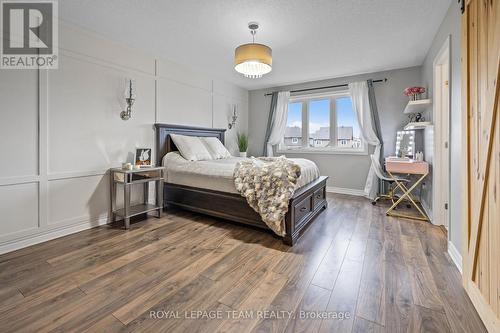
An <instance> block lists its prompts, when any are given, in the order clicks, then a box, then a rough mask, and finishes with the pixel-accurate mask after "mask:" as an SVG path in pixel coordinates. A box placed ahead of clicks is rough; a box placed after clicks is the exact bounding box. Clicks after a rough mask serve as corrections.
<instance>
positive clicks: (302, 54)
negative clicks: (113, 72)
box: [59, 0, 451, 90]
mask: <svg viewBox="0 0 500 333" xmlns="http://www.w3.org/2000/svg"><path fill="white" fill-rule="evenodd" d="M450 3H451V0H417V1H415V0H252V1H248V0H247V1H245V0H198V1H196V0H177V1H175V0H63V1H59V6H60V7H59V12H60V16H61V17H62V18H63V19H65V20H67V21H70V22H73V23H76V24H79V25H81V26H83V27H86V28H88V29H90V30H93V31H96V32H98V33H100V34H102V35H104V36H108V37H110V38H113V39H116V40H118V41H120V42H123V43H126V44H128V45H131V46H134V47H139V48H142V49H144V50H145V51H146V52H148V53H152V54H155V55H158V56H161V57H163V58H166V59H169V60H172V61H174V62H177V63H181V64H185V65H188V66H191V67H193V68H196V69H199V70H202V71H204V72H206V73H207V74H210V75H213V76H215V77H218V78H220V79H224V80H227V81H229V82H232V83H235V84H237V85H239V86H241V87H243V88H246V89H250V90H251V89H258V88H263V87H270V86H276V85H281V84H289V83H297V82H304V81H311V80H316V79H324V78H331V77H339V76H345V75H351V74H359V73H367V72H374V71H379V70H386V69H393V68H402V67H409V66H415V65H421V64H422V62H423V60H424V57H425V55H426V53H427V50H428V49H429V47H430V45H431V42H432V39H433V38H434V35H435V33H436V31H437V30H438V28H439V25H440V24H441V21H442V20H443V17H444V16H445V14H446V11H447V9H448V7H449V5H450ZM250 21H257V22H259V23H260V25H261V28H260V29H259V31H258V33H257V36H256V41H257V42H259V43H264V44H267V45H269V46H270V47H271V48H272V49H273V71H272V72H271V73H270V74H268V75H266V76H264V77H263V78H261V79H247V78H244V77H242V76H241V75H239V74H238V73H236V72H235V71H234V69H233V55H234V48H235V47H236V46H238V45H239V44H243V43H247V42H249V41H250V40H251V39H250V37H251V36H250V34H249V32H248V28H247V23H248V22H250Z"/></svg>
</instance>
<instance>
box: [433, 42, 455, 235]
mask: <svg viewBox="0 0 500 333" xmlns="http://www.w3.org/2000/svg"><path fill="white" fill-rule="evenodd" d="M443 64H447V66H448V73H447V74H448V75H447V78H445V79H446V80H447V81H448V96H444V97H443V96H442V95H443V92H442V89H437V88H438V87H439V88H441V83H440V81H442V79H443V78H442V77H441V75H440V74H438V70H439V69H438V67H439V66H441V65H443ZM432 77H433V104H432V118H433V119H432V121H433V124H434V126H433V127H434V144H433V149H434V154H433V155H434V157H433V162H434V163H433V166H432V175H433V177H432V188H433V195H432V208H433V209H432V215H433V216H432V222H433V223H434V224H442V225H444V226H445V228H446V229H447V230H448V240H449V238H450V234H451V232H450V228H451V225H450V209H451V207H450V193H451V190H450V185H451V181H450V180H451V179H450V178H451V177H450V176H451V175H450V161H451V156H450V146H451V144H450V134H451V133H450V123H451V119H450V117H451V112H450V108H451V36H450V35H448V36H447V37H446V39H445V41H444V43H443V45H442V46H441V49H440V50H439V52H438V53H437V54H436V56H435V57H434V61H433V63H432ZM443 98H446V100H447V102H448V103H447V108H446V109H447V110H445V111H446V112H445V113H443V112H442V110H441V106H442V103H441V101H442V100H443ZM443 127H447V128H448V130H447V133H446V134H443V133H442V131H441V129H442V128H443ZM443 141H446V142H447V143H448V147H447V148H446V149H445V148H444V146H443V145H442V144H441V142H443ZM446 150H447V153H446V154H444V152H445V151H446ZM442 158H446V159H447V163H445V164H446V165H447V169H448V170H443V169H442V168H443V163H441V161H442ZM443 171H445V174H446V175H447V182H446V185H445V186H442V182H441V181H438V180H439V177H437V176H438V175H440V174H443ZM446 197H447V200H445V199H444V198H446ZM445 201H447V202H445ZM445 203H447V204H448V209H447V211H446V209H445V206H444V204H445ZM438 221H439V222H438Z"/></svg>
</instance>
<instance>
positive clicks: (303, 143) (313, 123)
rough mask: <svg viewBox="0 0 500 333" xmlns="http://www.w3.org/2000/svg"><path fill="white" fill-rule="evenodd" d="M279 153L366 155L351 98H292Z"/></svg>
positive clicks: (331, 95)
mask: <svg viewBox="0 0 500 333" xmlns="http://www.w3.org/2000/svg"><path fill="white" fill-rule="evenodd" d="M280 150H282V151H286V150H301V151H304V152H318V151H322V152H328V151H330V152H346V153H366V151H367V150H366V145H365V144H363V142H362V139H361V130H360V127H359V124H358V120H357V118H356V114H355V113H354V111H353V109H352V100H351V97H350V96H349V94H348V93H347V92H345V91H344V92H340V93H339V92H336V93H328V94H315V95H304V96H293V97H291V98H290V103H289V104H288V118H287V123H286V129H285V135H284V138H283V141H282V143H281V145H280Z"/></svg>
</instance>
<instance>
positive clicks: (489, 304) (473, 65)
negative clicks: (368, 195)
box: [462, 0, 500, 332]
mask: <svg viewBox="0 0 500 333" xmlns="http://www.w3.org/2000/svg"><path fill="white" fill-rule="evenodd" d="M499 60H500V0H469V1H465V11H464V14H463V17H462V111H463V122H464V127H463V152H464V156H465V159H464V167H465V170H464V173H463V177H464V189H465V191H464V200H463V206H462V207H463V219H464V230H463V234H464V237H463V240H464V244H466V245H464V253H463V264H464V267H463V268H464V271H463V282H464V287H465V289H466V290H467V293H468V294H469V296H470V298H471V300H472V302H473V303H474V305H475V307H476V309H477V310H478V312H479V314H480V316H481V318H482V319H483V322H484V323H485V325H486V327H487V328H488V330H489V331H490V332H500V320H499V318H500V293H499V290H500V122H499V117H500V115H499V110H498V108H499V85H500V82H499V81H500V77H499V75H500V72H499Z"/></svg>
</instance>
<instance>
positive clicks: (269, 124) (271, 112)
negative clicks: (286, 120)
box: [263, 92, 278, 156]
mask: <svg viewBox="0 0 500 333" xmlns="http://www.w3.org/2000/svg"><path fill="white" fill-rule="evenodd" d="M277 104H278V92H273V95H272V97H271V107H270V109H269V117H268V118H267V129H266V137H265V139H264V154H263V156H267V142H268V141H269V137H271V131H272V128H273V119H274V113H275V112H276V105H277Z"/></svg>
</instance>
